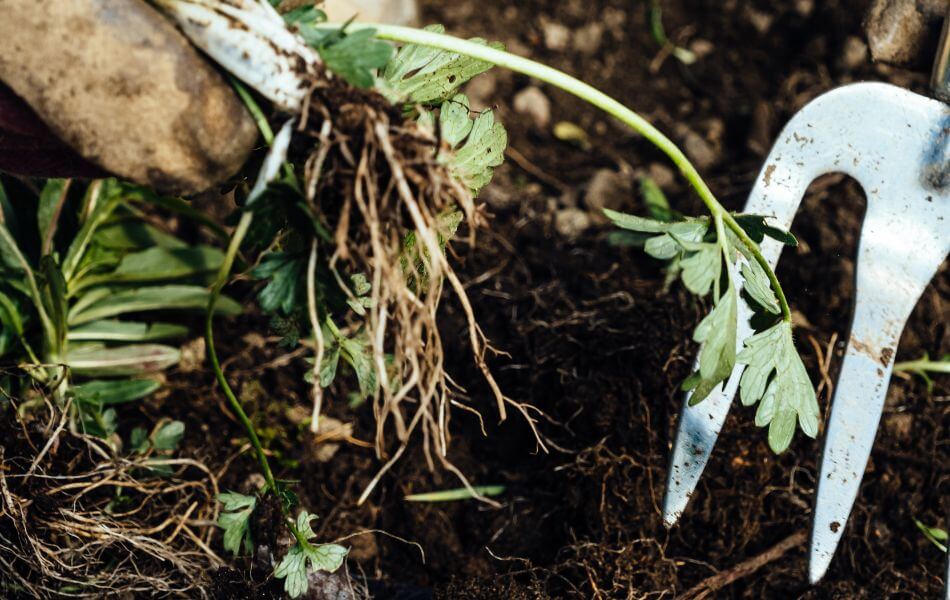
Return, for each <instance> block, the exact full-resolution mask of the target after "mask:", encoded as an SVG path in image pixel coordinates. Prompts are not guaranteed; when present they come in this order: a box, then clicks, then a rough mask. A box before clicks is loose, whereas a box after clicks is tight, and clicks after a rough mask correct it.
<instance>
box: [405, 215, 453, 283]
mask: <svg viewBox="0 0 950 600" xmlns="http://www.w3.org/2000/svg"><path fill="white" fill-rule="evenodd" d="M463 218H464V215H463V214H462V211H452V212H448V213H444V214H441V215H439V217H438V219H437V220H436V226H435V229H436V237H437V240H436V241H437V242H438V243H439V249H440V250H441V251H442V252H445V246H446V244H447V243H448V242H449V241H450V240H451V239H452V238H453V237H455V234H456V233H457V232H458V228H459V225H460V224H461V222H462V219H463ZM419 246H420V244H419V243H418V241H417V239H416V232H415V231H410V232H409V233H407V234H406V237H405V238H404V239H403V241H402V247H403V250H402V253H401V254H400V255H399V266H400V267H401V268H402V272H403V274H405V276H406V280H407V281H408V283H409V288H410V289H412V290H413V291H418V290H419V289H424V288H425V287H426V285H428V281H429V268H428V264H429V259H430V256H429V251H428V249H426V248H422V249H420V248H419Z"/></svg>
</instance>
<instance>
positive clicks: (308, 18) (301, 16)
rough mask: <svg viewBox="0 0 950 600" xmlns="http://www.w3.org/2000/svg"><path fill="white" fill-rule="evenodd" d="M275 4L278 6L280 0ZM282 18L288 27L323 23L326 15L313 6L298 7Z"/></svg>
mask: <svg viewBox="0 0 950 600" xmlns="http://www.w3.org/2000/svg"><path fill="white" fill-rule="evenodd" d="M272 1H273V0H272ZM276 3H277V4H279V3H280V0H276ZM283 17H284V21H286V22H287V24H288V25H297V24H304V23H306V24H313V23H323V22H325V21H326V20H327V14H326V13H325V12H323V11H322V10H320V9H319V8H317V7H316V6H314V5H313V4H303V5H301V6H298V7H297V8H295V9H293V10H289V11H287V12H285V13H284V14H283Z"/></svg>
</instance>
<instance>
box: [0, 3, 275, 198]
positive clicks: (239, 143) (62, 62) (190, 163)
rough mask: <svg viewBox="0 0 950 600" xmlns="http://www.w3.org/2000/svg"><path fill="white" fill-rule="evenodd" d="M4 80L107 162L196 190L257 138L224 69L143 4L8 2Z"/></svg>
mask: <svg viewBox="0 0 950 600" xmlns="http://www.w3.org/2000/svg"><path fill="white" fill-rule="evenodd" d="M2 12H3V18H0V79H2V80H3V81H4V82H5V83H6V84H7V85H9V86H10V88H11V89H13V91H14V92H16V93H17V95H19V96H20V97H21V98H23V99H24V100H25V101H26V102H27V103H28V104H29V105H30V106H31V107H32V108H33V110H34V111H36V113H37V115H39V117H40V118H41V119H42V120H43V121H44V122H45V123H46V125H48V126H49V128H50V129H51V130H52V131H53V133H55V134H56V135H57V136H58V137H60V138H61V139H62V140H63V141H64V142H66V144H68V145H69V146H70V147H72V148H73V149H74V150H76V151H77V152H78V153H79V154H80V155H82V156H83V157H84V158H86V159H88V160H90V161H91V162H93V163H94V164H96V165H98V166H99V167H102V168H103V169H105V170H107V171H110V172H112V173H115V174H117V175H120V176H122V177H124V178H126V179H130V180H132V181H135V182H137V183H141V184H145V185H148V186H151V187H153V188H156V189H158V190H160V191H162V192H167V193H175V194H193V193H196V192H199V191H202V190H205V189H208V188H210V187H211V186H213V185H215V184H217V183H219V182H221V181H223V180H225V179H227V178H228V177H230V176H232V175H234V173H236V172H237V170H238V169H239V168H240V167H241V166H242V165H243V164H244V162H245V160H246V159H247V157H248V155H249V153H250V151H251V149H252V148H253V146H254V143H255V141H256V139H257V128H256V127H255V125H254V121H253V120H252V119H251V117H250V115H249V114H248V113H247V111H246V110H245V108H244V105H243V104H242V103H241V101H240V100H239V99H238V97H237V95H236V94H235V93H234V92H233V90H232V89H231V86H229V85H228V84H227V83H226V82H225V80H224V79H223V78H222V77H221V75H220V74H219V73H218V72H217V71H216V70H215V69H214V67H213V66H212V65H210V64H209V63H208V62H207V61H206V60H205V59H204V58H203V57H202V56H200V55H199V54H198V51H197V50H196V49H195V48H194V47H193V46H192V45H191V44H190V43H189V42H188V40H186V39H185V37H184V36H183V35H182V34H181V33H179V32H178V30H177V29H175V27H174V26H173V25H172V24H171V22H170V21H168V20H167V19H165V18H164V17H163V16H162V15H160V14H159V13H158V12H157V11H155V9H153V8H152V7H151V6H149V5H148V4H147V3H146V2H144V0H110V1H109V2H103V1H102V0H50V1H48V2H41V3H38V2H35V1H34V0H4V1H3V3H2Z"/></svg>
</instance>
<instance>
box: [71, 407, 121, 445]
mask: <svg viewBox="0 0 950 600" xmlns="http://www.w3.org/2000/svg"><path fill="white" fill-rule="evenodd" d="M80 417H81V418H82V426H83V431H85V433H87V434H89V435H95V436H99V437H101V438H108V437H109V436H110V435H112V434H113V433H115V432H116V429H118V415H117V413H116V412H115V409H114V408H107V409H105V410H103V411H100V410H99V409H98V407H94V408H93V409H92V410H84V411H80Z"/></svg>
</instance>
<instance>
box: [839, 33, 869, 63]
mask: <svg viewBox="0 0 950 600" xmlns="http://www.w3.org/2000/svg"><path fill="white" fill-rule="evenodd" d="M867 59H868V47H867V45H866V44H865V43H864V41H862V40H861V38H859V37H857V36H853V35H852V36H850V37H848V39H846V40H845V41H844V47H843V48H842V49H841V56H840V57H839V59H838V64H839V65H840V66H841V68H842V69H844V70H845V71H854V70H855V69H857V68H858V67H860V66H861V65H863V64H864V63H865V62H867Z"/></svg>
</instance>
